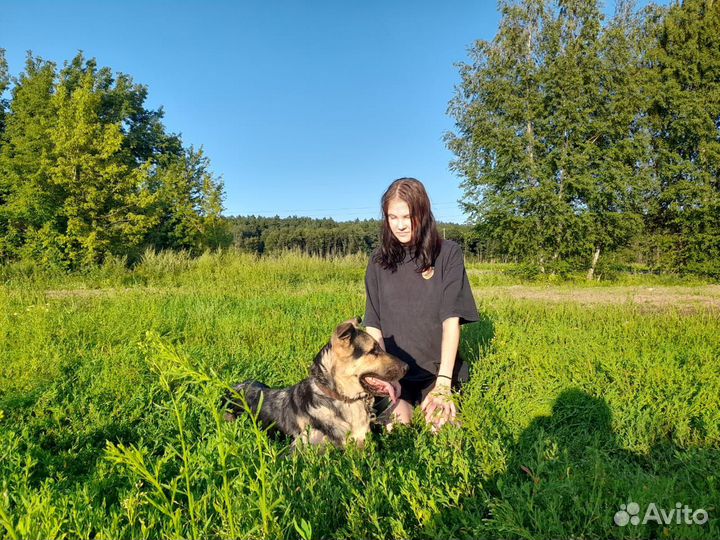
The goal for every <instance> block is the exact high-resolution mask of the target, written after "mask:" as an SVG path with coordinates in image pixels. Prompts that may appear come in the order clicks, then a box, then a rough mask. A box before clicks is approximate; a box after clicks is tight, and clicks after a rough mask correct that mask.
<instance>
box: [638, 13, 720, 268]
mask: <svg viewBox="0 0 720 540" xmlns="http://www.w3.org/2000/svg"><path fill="white" fill-rule="evenodd" d="M653 30H654V31H655V35H654V37H655V39H656V46H655V48H654V49H653V50H652V51H651V55H650V58H649V61H650V65H651V67H652V72H653V75H654V81H653V83H654V87H653V92H652V96H651V99H652V102H651V105H650V107H649V118H650V121H651V126H652V134H653V143H654V172H655V174H656V179H657V183H658V189H657V197H656V198H655V204H654V205H653V207H652V208H651V213H650V216H649V217H650V225H651V227H652V230H653V231H654V232H656V233H657V234H659V235H661V237H663V236H664V237H665V238H666V242H665V245H666V246H667V248H669V250H670V253H669V256H666V257H665V260H664V264H665V265H667V266H669V267H671V268H677V267H680V268H683V267H685V268H691V269H692V268H693V267H697V268H699V269H702V268H703V267H706V268H707V269H708V270H710V271H711V272H713V273H715V274H717V275H720V268H718V267H717V266H716V267H715V269H714V270H711V269H710V267H712V266H713V261H715V263H714V264H715V265H717V261H718V260H720V3H719V2H717V1H713V0H685V1H684V2H682V4H676V5H673V6H672V7H671V8H670V10H669V11H668V13H667V15H666V16H665V17H664V18H663V19H662V20H661V21H660V22H659V23H658V24H656V25H655V26H654V27H653Z"/></svg>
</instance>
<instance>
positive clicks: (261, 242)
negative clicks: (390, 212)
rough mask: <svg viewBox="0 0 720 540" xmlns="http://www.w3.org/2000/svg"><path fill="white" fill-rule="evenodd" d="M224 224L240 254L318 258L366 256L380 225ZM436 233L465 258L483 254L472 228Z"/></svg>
mask: <svg viewBox="0 0 720 540" xmlns="http://www.w3.org/2000/svg"><path fill="white" fill-rule="evenodd" d="M227 224H228V229H229V231H230V233H231V235H232V238H233V240H232V243H233V245H234V246H235V247H236V248H238V249H240V250H242V251H248V252H251V253H257V254H263V253H277V252H280V251H285V250H295V251H301V252H304V253H308V254H311V255H318V256H322V257H333V256H339V255H350V254H355V253H363V254H366V255H367V254H370V253H371V252H372V251H373V250H374V249H375V248H376V247H377V244H378V241H379V238H380V226H381V222H380V221H378V220H372V219H367V220H362V221H361V220H356V221H343V222H337V221H334V220H332V219H312V218H307V217H290V218H279V217H274V218H269V217H255V216H246V217H243V216H238V217H231V218H227ZM438 230H439V232H440V234H441V236H443V237H444V238H446V239H448V240H453V241H455V242H457V243H458V244H460V245H461V247H462V248H463V250H464V252H465V254H466V255H468V254H471V255H478V256H482V255H483V253H482V245H481V243H480V242H479V237H478V236H477V232H476V231H475V229H474V228H473V227H472V226H470V225H458V224H454V223H439V224H438Z"/></svg>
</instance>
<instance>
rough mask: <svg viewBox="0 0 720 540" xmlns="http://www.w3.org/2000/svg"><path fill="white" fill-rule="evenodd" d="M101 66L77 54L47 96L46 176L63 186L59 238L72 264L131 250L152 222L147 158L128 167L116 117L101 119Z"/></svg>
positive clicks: (153, 198)
mask: <svg viewBox="0 0 720 540" xmlns="http://www.w3.org/2000/svg"><path fill="white" fill-rule="evenodd" d="M102 75H103V74H102V73H101V74H98V72H97V69H96V66H95V63H94V61H89V62H87V63H85V65H83V63H82V58H81V57H76V58H75V60H74V61H73V62H71V63H70V64H69V65H67V66H66V67H65V69H63V70H62V72H61V73H60V81H59V84H58V85H57V90H56V93H55V95H54V96H53V99H52V102H53V106H54V110H55V111H56V115H57V124H56V126H55V128H54V129H53V130H51V133H50V140H51V142H52V145H53V164H52V166H51V167H50V182H51V183H52V184H53V185H54V186H57V187H58V188H60V189H61V190H62V193H63V196H64V197H63V204H62V207H61V208H60V210H59V212H58V217H59V218H60V219H61V220H62V222H63V224H64V227H63V229H62V230H61V231H60V237H59V240H60V245H61V246H62V249H63V252H64V254H65V257H66V259H67V260H68V262H69V263H70V265H71V266H81V265H92V264H96V263H98V262H101V261H102V260H103V259H104V258H105V257H107V256H108V255H110V254H113V255H117V256H127V255H133V254H134V253H135V252H136V251H137V250H138V248H139V247H140V246H141V245H142V244H143V242H144V240H145V237H146V235H147V234H148V232H149V231H150V230H151V229H152V228H153V226H154V225H156V223H157V218H156V217H155V216H153V215H152V214H151V213H150V212H148V209H149V208H150V207H151V206H152V205H153V204H154V203H155V202H156V200H157V194H156V193H153V192H152V191H151V190H150V186H149V172H150V171H149V166H148V165H149V164H148V163H145V164H143V165H140V166H136V167H132V166H130V165H129V163H131V158H132V157H133V156H132V154H130V152H129V151H128V149H127V146H126V145H125V144H124V140H125V136H124V134H123V132H122V127H121V125H120V122H118V121H114V122H113V121H112V118H109V119H108V118H103V113H104V103H103V90H104V89H103V88H102V85H101V86H100V89H98V83H101V84H102V81H103V77H102Z"/></svg>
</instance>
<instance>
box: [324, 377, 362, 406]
mask: <svg viewBox="0 0 720 540" xmlns="http://www.w3.org/2000/svg"><path fill="white" fill-rule="evenodd" d="M315 384H316V385H317V387H318V390H320V391H321V392H322V393H323V394H325V395H326V396H327V397H329V398H332V399H336V400H338V401H342V402H343V403H354V402H356V401H359V400H361V399H364V396H361V397H357V398H349V397H347V396H343V395H342V394H341V393H339V392H337V391H336V390H333V389H332V388H328V387H327V386H325V385H323V384H320V383H319V382H318V381H317V380H316V381H315Z"/></svg>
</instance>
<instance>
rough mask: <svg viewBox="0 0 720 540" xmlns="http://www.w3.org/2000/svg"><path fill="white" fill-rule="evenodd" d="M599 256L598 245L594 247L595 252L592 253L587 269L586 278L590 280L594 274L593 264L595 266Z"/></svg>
mask: <svg viewBox="0 0 720 540" xmlns="http://www.w3.org/2000/svg"><path fill="white" fill-rule="evenodd" d="M599 258H600V247H599V246H598V247H597V248H595V253H593V258H592V264H591V265H590V270H588V273H587V280H588V281H592V278H593V276H594V275H595V266H597V262H598V259H599Z"/></svg>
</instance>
